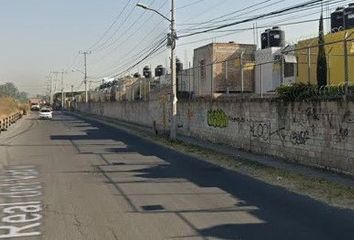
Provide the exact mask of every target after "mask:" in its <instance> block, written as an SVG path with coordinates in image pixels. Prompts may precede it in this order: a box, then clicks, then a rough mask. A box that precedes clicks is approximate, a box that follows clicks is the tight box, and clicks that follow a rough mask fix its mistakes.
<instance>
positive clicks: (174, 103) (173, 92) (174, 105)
mask: <svg viewBox="0 0 354 240" xmlns="http://www.w3.org/2000/svg"><path fill="white" fill-rule="evenodd" d="M136 6H137V7H140V8H143V9H145V10H148V11H152V12H155V13H157V14H158V15H160V16H161V17H162V18H164V19H166V20H167V21H169V22H170V24H171V33H170V34H169V39H168V40H169V43H168V45H171V99H170V101H171V124H170V140H172V141H173V140H176V132H177V102H178V99H177V73H176V39H177V33H176V6H175V0H171V18H168V17H166V16H165V15H163V14H162V13H160V12H159V11H157V10H156V9H152V8H149V7H148V6H146V5H145V4H142V3H137V4H136Z"/></svg>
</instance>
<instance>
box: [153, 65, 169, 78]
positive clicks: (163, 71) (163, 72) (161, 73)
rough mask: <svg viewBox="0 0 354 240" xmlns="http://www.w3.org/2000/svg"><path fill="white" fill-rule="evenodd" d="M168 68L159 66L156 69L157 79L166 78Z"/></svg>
mask: <svg viewBox="0 0 354 240" xmlns="http://www.w3.org/2000/svg"><path fill="white" fill-rule="evenodd" d="M166 72H167V71H166V68H164V67H163V66H162V65H158V66H157V67H156V68H155V76H156V77H161V76H164V75H166Z"/></svg>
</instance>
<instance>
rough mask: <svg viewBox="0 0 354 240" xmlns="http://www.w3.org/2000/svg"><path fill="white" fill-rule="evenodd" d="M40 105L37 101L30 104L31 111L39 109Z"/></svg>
mask: <svg viewBox="0 0 354 240" xmlns="http://www.w3.org/2000/svg"><path fill="white" fill-rule="evenodd" d="M40 108H41V106H40V105H39V104H38V103H32V104H31V111H39V110H40Z"/></svg>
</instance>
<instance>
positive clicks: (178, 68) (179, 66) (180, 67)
mask: <svg viewBox="0 0 354 240" xmlns="http://www.w3.org/2000/svg"><path fill="white" fill-rule="evenodd" d="M176 71H177V73H179V72H181V71H183V63H182V62H181V60H179V58H177V59H176Z"/></svg>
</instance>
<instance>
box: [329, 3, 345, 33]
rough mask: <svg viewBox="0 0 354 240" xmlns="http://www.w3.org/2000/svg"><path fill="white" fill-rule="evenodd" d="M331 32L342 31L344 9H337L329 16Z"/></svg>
mask: <svg viewBox="0 0 354 240" xmlns="http://www.w3.org/2000/svg"><path fill="white" fill-rule="evenodd" d="M331 29H332V32H338V31H340V30H343V29H344V8H343V7H339V8H337V9H336V11H334V12H333V13H332V14H331Z"/></svg>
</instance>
